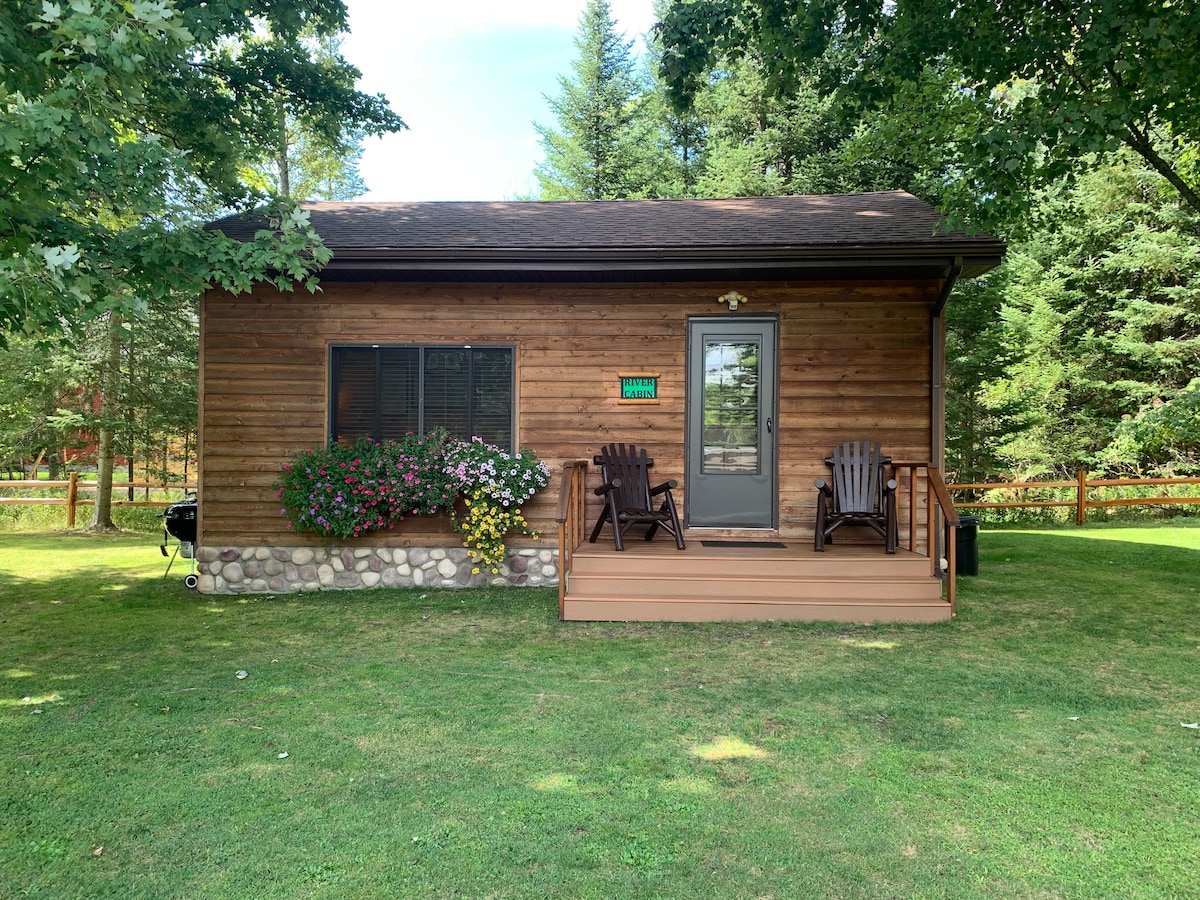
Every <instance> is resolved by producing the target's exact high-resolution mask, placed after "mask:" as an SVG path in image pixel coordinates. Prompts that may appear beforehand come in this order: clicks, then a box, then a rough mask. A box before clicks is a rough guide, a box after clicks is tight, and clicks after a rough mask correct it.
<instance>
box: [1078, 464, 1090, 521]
mask: <svg viewBox="0 0 1200 900" xmlns="http://www.w3.org/2000/svg"><path fill="white" fill-rule="evenodd" d="M1087 476H1088V473H1087V469H1080V470H1079V471H1078V472H1076V473H1075V478H1076V479H1077V480H1078V482H1079V486H1078V487H1077V488H1076V489H1075V524H1076V525H1082V524H1083V523H1084V522H1086V521H1087Z"/></svg>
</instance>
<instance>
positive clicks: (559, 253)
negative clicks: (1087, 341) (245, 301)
mask: <svg viewBox="0 0 1200 900" xmlns="http://www.w3.org/2000/svg"><path fill="white" fill-rule="evenodd" d="M1004 250H1005V247H1004V244H1003V243H1002V242H999V241H996V242H990V241H989V242H979V243H978V244H975V245H969V246H966V247H964V246H962V245H957V246H946V245H942V246H932V247H914V246H911V245H910V246H897V247H890V248H889V247H880V246H879V245H846V246H838V247H820V248H790V247H789V248H760V249H756V248H745V247H739V248H736V249H726V248H714V249H702V250H697V249H691V250H677V249H668V248H639V249H638V250H637V251H635V252H631V251H628V250H608V249H583V250H581V249H578V248H573V249H567V250H547V249H545V248H541V249H539V250H537V251H536V252H533V251H531V252H528V253H513V252H512V251H509V250H504V251H501V250H488V249H452V250H447V249H444V250H436V251H435V250H431V249H429V248H420V249H413V248H406V249H405V250H402V251H400V250H395V249H369V248H333V258H332V259H331V260H330V262H329V263H328V264H327V265H326V267H325V268H326V271H327V273H328V274H329V275H333V274H335V273H336V272H338V271H354V272H358V273H366V272H369V271H378V272H380V273H381V274H382V273H396V272H430V273H434V272H443V273H444V272H460V273H463V274H467V273H471V272H479V273H488V272H498V271H499V272H510V273H518V272H530V273H541V274H551V273H556V272H558V273H564V274H567V273H570V274H578V273H581V272H589V271H596V272H607V273H614V272H648V273H649V272H661V271H674V272H681V271H695V272H697V273H703V272H714V271H724V272H728V271H731V270H733V271H739V272H754V271H758V270H762V271H770V270H778V269H823V270H828V269H831V268H839V267H846V268H852V269H861V268H869V269H873V270H886V269H905V270H912V269H917V268H919V269H928V270H930V271H931V272H937V273H939V277H940V275H944V274H948V273H949V272H950V271H951V270H952V269H953V268H954V267H955V261H956V260H961V261H962V277H965V278H971V277H974V276H976V275H981V274H983V273H984V272H987V271H988V270H990V269H992V268H995V267H996V266H997V265H999V264H1000V261H1001V259H1002V258H1003V257H1004Z"/></svg>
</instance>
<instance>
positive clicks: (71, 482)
mask: <svg viewBox="0 0 1200 900" xmlns="http://www.w3.org/2000/svg"><path fill="white" fill-rule="evenodd" d="M78 500H79V473H78V472H72V473H71V474H70V475H68V476H67V527H68V528H74V527H75V504H76V501H78Z"/></svg>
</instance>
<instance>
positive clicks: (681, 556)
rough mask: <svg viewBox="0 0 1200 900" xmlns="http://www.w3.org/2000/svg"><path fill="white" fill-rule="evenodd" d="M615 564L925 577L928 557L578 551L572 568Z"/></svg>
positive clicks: (673, 570) (627, 570)
mask: <svg viewBox="0 0 1200 900" xmlns="http://www.w3.org/2000/svg"><path fill="white" fill-rule="evenodd" d="M614 569H619V571H620V572H621V574H622V575H672V576H679V577H708V576H711V575H724V574H728V573H729V572H730V570H731V569H732V570H735V571H736V572H739V573H741V572H746V573H753V574H754V575H756V576H759V575H768V576H780V577H788V576H791V575H793V574H794V573H796V572H803V573H804V574H805V575H810V576H816V577H826V578H844V577H852V578H870V577H877V576H878V577H892V576H895V575H900V576H912V577H917V578H919V577H923V576H924V577H928V576H929V560H928V559H926V558H925V557H923V556H918V555H916V554H907V555H901V554H896V555H893V556H889V555H888V554H886V553H884V552H883V551H882V550H881V551H880V552H879V553H877V554H872V555H870V556H859V557H855V558H853V559H846V558H844V557H838V556H834V555H833V554H821V553H810V554H807V555H806V556H805V557H804V558H803V562H802V563H798V561H797V560H796V559H792V558H787V557H781V556H779V555H774V556H770V555H766V554H763V555H759V556H756V555H734V554H729V555H716V554H709V555H705V556H697V555H695V554H691V553H687V552H683V553H680V552H677V551H676V552H674V553H670V554H667V553H662V552H657V553H653V554H649V553H645V552H642V553H637V554H634V553H623V554H620V556H617V555H615V554H613V553H611V552H610V553H607V554H597V555H592V554H586V553H581V552H576V553H575V555H574V556H573V557H572V565H571V571H572V572H573V573H576V574H582V575H604V574H608V573H610V572H612V571H613V570H614Z"/></svg>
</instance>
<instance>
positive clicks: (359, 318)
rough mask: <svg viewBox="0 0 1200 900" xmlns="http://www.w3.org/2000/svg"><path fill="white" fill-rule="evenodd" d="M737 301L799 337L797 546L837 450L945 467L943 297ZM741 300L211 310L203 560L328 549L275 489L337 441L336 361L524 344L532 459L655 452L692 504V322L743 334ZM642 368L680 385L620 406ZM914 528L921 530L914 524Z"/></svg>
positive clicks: (383, 295) (787, 417)
mask: <svg viewBox="0 0 1200 900" xmlns="http://www.w3.org/2000/svg"><path fill="white" fill-rule="evenodd" d="M737 288H738V290H740V291H741V292H742V293H743V294H745V295H746V296H747V297H749V298H750V302H749V303H748V304H747V306H746V307H744V310H745V312H744V314H745V315H748V316H761V315H778V316H779V318H780V353H779V363H780V389H779V409H778V415H777V418H778V421H779V431H778V439H779V473H780V494H779V510H780V529H779V533H780V535H781V536H783V537H790V538H797V539H799V538H806V539H807V538H810V537H811V534H812V527H813V519H814V515H815V503H816V497H817V494H816V492H815V490H814V489H813V480H814V479H816V478H818V477H821V476H823V475H825V474H826V472H825V465H824V462H823V460H824V457H825V456H826V455H827V454H828V453H829V451H830V449H831V448H832V447H833V445H834V444H835V443H837V442H838V441H842V440H846V439H851V438H862V437H869V438H872V439H875V440H879V441H881V442H882V443H883V446H884V448H885V451H886V452H888V453H890V454H891V455H892V456H893V457H895V458H904V459H928V458H932V449H931V447H930V433H931V432H930V414H931V403H930V396H929V393H930V333H931V332H930V308H931V305H932V303H933V302H934V300H935V298H936V293H937V288H938V285H936V284H932V283H930V284H913V283H907V282H906V283H888V282H851V283H845V282H828V283H804V284H788V283H758V284H755V283H750V284H739V285H737ZM727 290H729V285H728V284H643V285H570V284H494V285H475V284H462V285H459V284H395V283H365V284H351V283H326V284H324V285H323V291H322V292H321V293H320V294H317V295H314V296H309V295H302V294H295V295H281V294H278V293H276V292H273V291H270V290H266V289H262V288H260V289H257V290H256V291H255V292H254V293H253V294H252V295H250V296H248V297H247V296H238V297H233V296H230V295H228V294H225V293H223V292H218V291H213V292H209V293H208V294H207V295H206V296H205V298H204V305H203V316H202V323H203V327H202V338H201V340H202V344H201V347H202V350H201V376H200V377H201V398H202V399H201V453H202V461H203V468H202V471H203V480H202V485H201V490H202V495H201V506H200V542H201V543H202V544H205V545H208V546H226V545H228V546H250V545H263V546H301V545H315V544H323V543H328V541H325V540H321V539H318V538H316V537H314V536H312V535H304V534H298V533H295V532H290V531H289V530H288V529H287V525H286V520H285V519H284V518H283V517H282V516H281V515H280V513H279V504H278V502H277V500H276V498H275V495H274V492H273V491H272V490H271V488H270V485H271V483H272V482H273V481H274V480H275V479H276V477H277V476H278V473H279V471H280V467H281V465H282V464H283V463H284V462H285V461H286V460H287V459H288V458H289V457H290V456H291V455H292V454H294V453H295V452H297V451H299V450H303V449H307V448H310V447H313V446H317V445H319V444H321V443H322V442H323V441H324V440H325V439H326V430H327V423H328V406H327V402H328V401H327V394H328V381H329V369H328V365H329V363H328V359H329V345H331V344H345V343H368V344H412V343H432V344H438V343H444V344H464V343H473V344H507V345H513V346H515V347H516V356H515V365H516V371H517V387H516V403H517V441H518V443H519V444H520V445H523V446H529V447H532V448H533V449H534V450H535V451H536V452H537V453H538V455H539V456H540V457H541V458H542V459H544V460H546V462H547V463H548V464H549V465H550V467H551V469H552V471H553V472H555V473H558V472H560V471H561V464H562V462H563V461H566V460H573V459H591V457H592V455H593V454H594V453H596V451H597V450H598V449H599V447H600V446H602V445H603V444H605V443H607V442H609V441H626V442H634V443H637V444H639V445H644V446H646V447H647V448H648V449H649V450H650V452H651V453H653V455H654V457H655V471H656V472H657V473H658V474H660V475H661V476H662V478H664V479H666V478H675V479H677V480H678V481H679V483H680V490H679V491H678V493H677V499H678V500H679V501H680V502H681V504H682V505H683V506H684V507H686V503H687V497H686V494H685V492H684V489H683V487H684V484H685V480H684V384H685V372H684V366H685V356H686V345H687V328H686V322H687V318H688V317H689V316H695V315H707V316H729V317H730V318H733V317H735V316H737V315H742V314H743V313H742V311H740V310H739V312H737V313H728V312H725V311H724V308H723V307H721V306H719V305H718V304H717V303H715V302H714V301H715V298H716V297H718V296H720V295H721V294H723V293H725V292H726V291H727ZM643 369H651V370H653V371H656V372H659V373H661V375H660V378H659V397H660V400H661V402H660V403H659V404H658V405H631V406H622V405H619V404H618V403H617V399H618V394H619V391H618V378H617V372H618V371H639V370H643ZM589 478H590V479H591V481H595V480H596V479H597V478H598V473H597V472H591V473H589ZM591 486H594V485H591ZM556 500H557V498H556V496H555V489H553V488H549V489H547V490H546V491H544V492H542V494H540V495H539V496H538V497H537V498H536V499H535V500H534V501H533V502H531V503H530V504H529V506H528V507H527V508H526V510H525V512H526V514H527V517H528V519H529V521H530V522H531V524H532V525H533V526H534V527H536V528H539V529H541V530H542V531H543V532H544V533H545V534H546V535H547V536H548V537H549V538H550V539H553V535H554V534H555V528H556V526H555V522H554V515H555V503H556ZM597 503H598V501H596V500H595V498H592V497H591V496H590V491H589V511H588V515H589V516H595V515H597V514H598V512H599V507H598V505H597ZM919 512H920V519H921V520H922V521H924V511H923V510H919ZM901 518H902V520H903V521H906V522H907V521H908V511H907V508H905V509H903V510H902V511H901ZM457 540H458V539H457V537H456V536H455V535H454V534H453V533H452V532H451V530H450V528H449V524H448V521H447V520H445V519H439V518H434V519H413V520H411V521H408V522H406V523H404V524H403V525H402V526H400V527H399V528H398V529H397V530H396V531H393V532H384V533H382V534H380V533H376V534H373V535H371V536H369V537H368V538H366V539H360V542H362V543H365V544H376V545H385V546H437V545H450V544H455V543H457ZM349 543H353V542H349ZM513 544H514V546H523V545H526V542H523V541H520V540H514V541H513Z"/></svg>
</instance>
